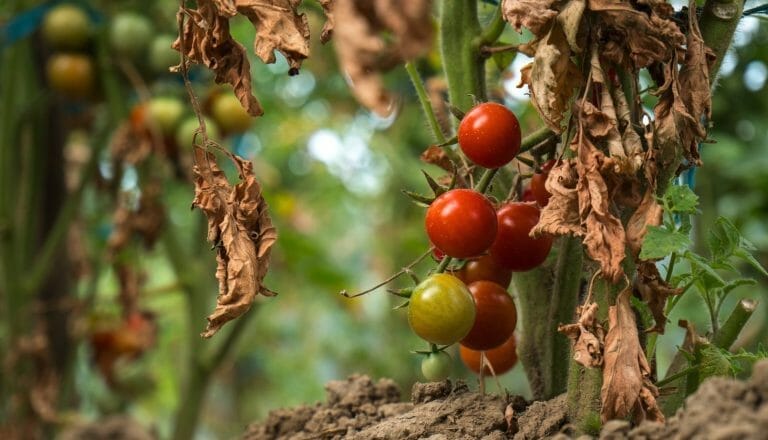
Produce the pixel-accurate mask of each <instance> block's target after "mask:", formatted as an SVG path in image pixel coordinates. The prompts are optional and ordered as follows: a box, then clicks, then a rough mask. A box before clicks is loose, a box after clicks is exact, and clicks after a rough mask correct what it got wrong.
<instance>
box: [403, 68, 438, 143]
mask: <svg viewBox="0 0 768 440" xmlns="http://www.w3.org/2000/svg"><path fill="white" fill-rule="evenodd" d="M405 71H406V72H408V76H409V77H410V78H411V82H412V83H413V88H414V89H416V95H418V97H419V103H421V109H422V110H423V111H424V115H425V116H426V117H427V122H428V123H429V128H431V129H432V134H433V135H434V136H435V139H436V140H437V143H438V144H444V143H445V141H446V140H447V139H446V138H445V134H443V130H441V129H440V123H438V122H437V117H436V116H435V111H434V109H433V108H432V104H431V103H430V101H429V97H428V96H427V91H426V90H425V89H424V83H423V82H422V80H421V75H419V72H418V70H416V66H415V65H414V64H413V61H409V62H407V63H405Z"/></svg>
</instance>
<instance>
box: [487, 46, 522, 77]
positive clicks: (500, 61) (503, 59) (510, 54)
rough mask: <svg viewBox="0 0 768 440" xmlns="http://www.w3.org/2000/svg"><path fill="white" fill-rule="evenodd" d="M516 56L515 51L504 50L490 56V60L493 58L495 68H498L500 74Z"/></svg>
mask: <svg viewBox="0 0 768 440" xmlns="http://www.w3.org/2000/svg"><path fill="white" fill-rule="evenodd" d="M516 56H517V51H514V50H505V51H503V52H496V53H494V54H493V55H491V58H493V62H494V64H496V67H498V68H499V70H501V71H502V72H503V71H504V70H506V69H507V67H509V65H510V64H512V61H514V59H515V57H516Z"/></svg>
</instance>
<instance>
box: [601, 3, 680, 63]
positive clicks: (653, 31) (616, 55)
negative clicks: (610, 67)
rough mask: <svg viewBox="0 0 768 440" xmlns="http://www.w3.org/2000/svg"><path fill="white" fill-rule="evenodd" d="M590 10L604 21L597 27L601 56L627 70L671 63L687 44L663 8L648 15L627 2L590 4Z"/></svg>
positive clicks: (654, 8)
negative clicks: (674, 55)
mask: <svg viewBox="0 0 768 440" xmlns="http://www.w3.org/2000/svg"><path fill="white" fill-rule="evenodd" d="M588 7H589V9H590V10H591V11H594V12H597V13H598V16H599V17H600V19H601V21H602V23H601V24H600V25H599V26H598V29H599V32H598V38H599V39H600V41H601V45H602V47H601V50H600V53H601V55H602V56H604V57H605V58H606V59H608V60H610V61H612V62H614V63H617V64H620V65H622V66H624V67H626V68H628V69H631V70H637V69H641V68H643V67H648V66H649V65H651V64H653V63H659V62H665V61H669V60H670V59H671V58H672V55H673V54H674V53H675V51H677V50H678V49H679V48H681V47H682V46H683V45H684V44H685V36H684V35H683V34H682V32H680V29H679V28H678V26H677V24H675V22H674V21H672V20H671V19H669V9H667V8H665V7H663V6H660V5H659V6H657V7H652V8H651V10H650V12H646V11H641V10H638V9H635V8H634V7H633V6H632V4H631V3H630V2H628V1H615V0H589V1H588Z"/></svg>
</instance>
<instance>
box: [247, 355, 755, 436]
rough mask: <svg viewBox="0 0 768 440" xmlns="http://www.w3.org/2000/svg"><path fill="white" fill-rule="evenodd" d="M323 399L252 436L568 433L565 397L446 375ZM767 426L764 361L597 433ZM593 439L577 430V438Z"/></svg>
mask: <svg viewBox="0 0 768 440" xmlns="http://www.w3.org/2000/svg"><path fill="white" fill-rule="evenodd" d="M326 391H327V402H326V403H318V404H316V405H314V406H301V407H298V408H293V409H280V410H276V411H272V412H271V413H270V414H269V416H268V417H267V420H266V421H264V422H263V423H257V424H254V425H251V426H250V427H249V428H248V430H247V432H246V433H245V436H244V438H246V439H249V440H267V439H288V440H309V439H339V440H341V439H355V440H374V439H404V440H407V439H429V440H453V439H481V440H501V439H514V440H530V439H541V438H549V437H553V436H554V438H556V439H569V438H571V437H569V436H568V435H566V433H563V432H564V431H568V430H569V427H570V426H571V425H569V424H568V423H567V411H566V401H565V395H562V396H559V397H556V398H554V399H552V400H549V401H546V402H534V403H532V404H528V402H526V401H525V400H524V399H522V398H521V397H517V396H493V395H481V394H478V393H474V392H470V391H469V388H468V387H467V386H466V384H464V383H462V382H458V383H456V384H453V383H451V382H450V381H445V382H434V383H426V384H415V385H414V387H413V390H412V392H411V395H412V399H411V402H401V393H400V390H399V388H398V387H397V385H396V384H395V383H394V382H393V381H391V380H389V379H381V380H379V381H378V382H376V383H374V382H373V381H372V380H371V379H370V378H369V377H367V376H351V377H350V378H348V379H347V380H344V381H333V382H329V383H328V385H326ZM766 432H768V361H763V362H760V363H758V364H756V365H755V367H754V370H753V374H752V378H751V379H750V380H749V381H746V382H742V381H738V380H733V379H726V378H713V379H710V380H709V381H706V382H705V383H704V384H702V385H701V387H700V388H699V390H698V391H697V392H696V393H694V394H693V395H691V396H690V397H689V398H688V399H687V400H686V403H685V407H684V408H682V409H680V410H679V411H678V413H677V414H676V415H675V416H674V417H672V418H670V419H669V420H668V421H667V423H666V424H661V423H643V424H641V425H640V426H637V427H635V428H632V427H631V426H630V425H629V422H624V421H618V420H614V421H611V422H608V423H606V425H605V426H604V427H603V431H602V432H601V434H600V439H607V440H619V439H633V440H634V439H637V440H640V439H643V440H662V439H681V440H683V439H698V438H708V439H723V440H725V439H739V440H741V439H745V440H752V439H764V438H766V437H765V435H766ZM583 438H591V437H589V436H582V437H579V439H583Z"/></svg>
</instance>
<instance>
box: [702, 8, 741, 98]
mask: <svg viewBox="0 0 768 440" xmlns="http://www.w3.org/2000/svg"><path fill="white" fill-rule="evenodd" d="M744 1H745V0H707V2H706V3H704V9H703V11H702V13H701V17H699V27H700V28H701V36H702V37H703V38H704V41H705V42H706V43H707V46H709V48H710V49H712V51H713V52H714V53H715V56H716V57H717V58H716V59H715V62H714V63H713V64H712V67H711V69H710V71H709V80H710V82H711V83H712V84H714V83H715V81H716V79H717V75H718V73H719V72H720V65H721V64H722V63H723V57H724V56H725V53H726V52H727V51H728V48H729V47H730V46H731V40H733V34H734V33H735V32H736V27H737V26H738V25H739V20H740V19H741V13H742V12H743V11H744Z"/></svg>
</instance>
